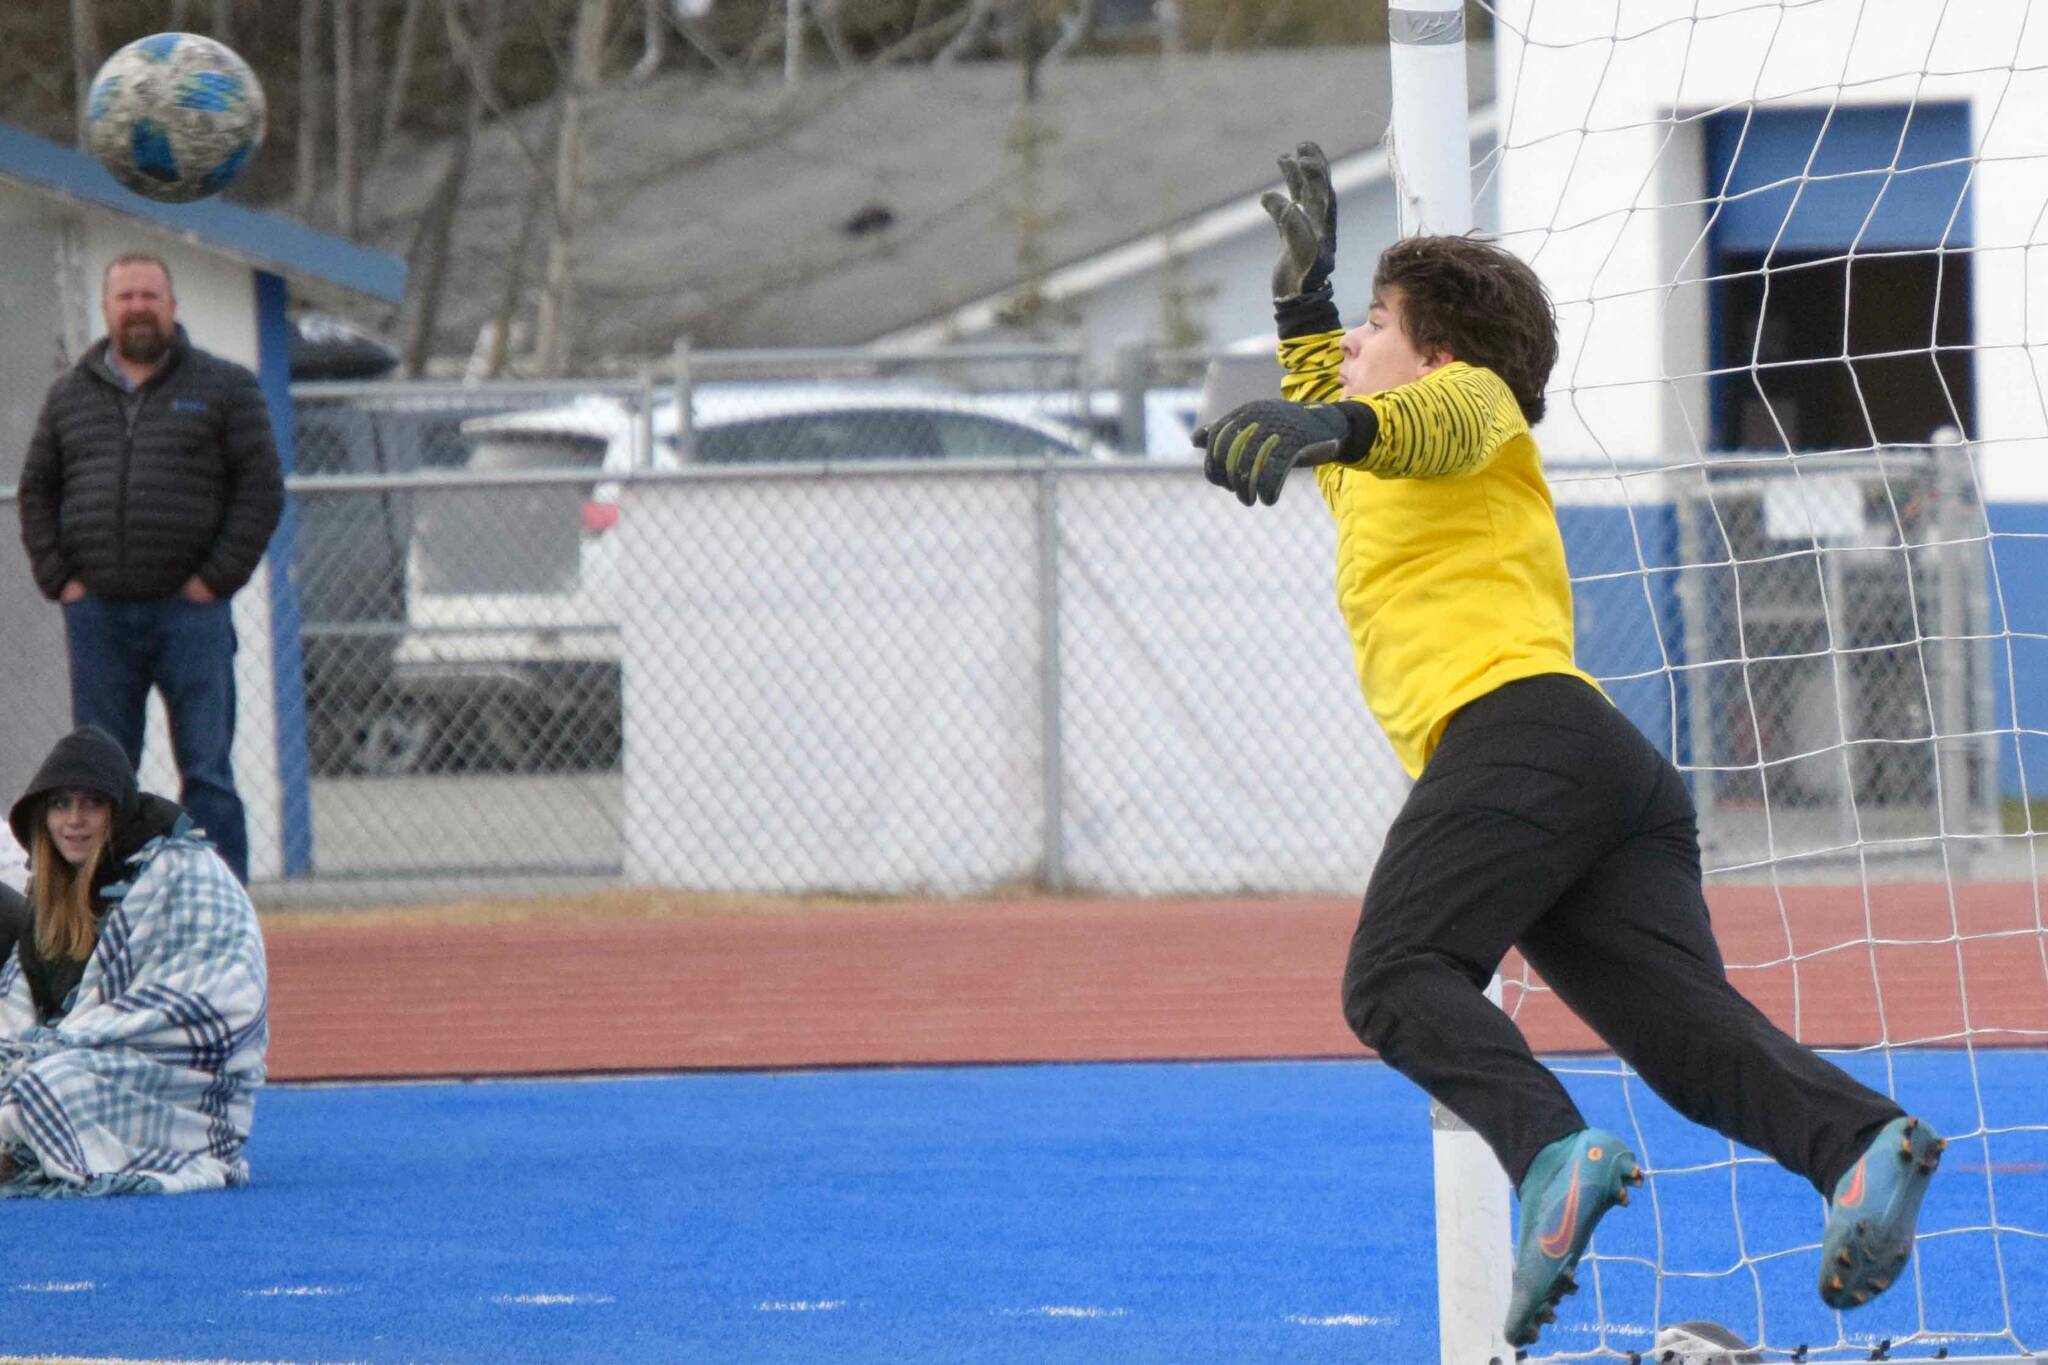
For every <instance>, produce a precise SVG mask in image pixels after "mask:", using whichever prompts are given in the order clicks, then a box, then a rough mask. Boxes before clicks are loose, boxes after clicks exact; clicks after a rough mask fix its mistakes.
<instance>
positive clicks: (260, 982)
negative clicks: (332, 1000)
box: [0, 818, 270, 1198]
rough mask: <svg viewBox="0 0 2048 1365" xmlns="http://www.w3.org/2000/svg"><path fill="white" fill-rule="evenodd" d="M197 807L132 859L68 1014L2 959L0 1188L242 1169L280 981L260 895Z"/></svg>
mask: <svg viewBox="0 0 2048 1365" xmlns="http://www.w3.org/2000/svg"><path fill="white" fill-rule="evenodd" d="M190 831H191V824H190V821H189V820H186V819H182V818H181V819H180V820H179V822H178V825H177V828H176V829H175V830H173V831H172V833H170V834H168V835H165V836H163V837H161V838H157V839H153V840H151V841H150V842H149V843H148V844H146V845H144V846H143V848H142V850H141V851H140V852H139V853H137V854H136V855H135V857H134V858H133V859H132V860H131V862H132V865H133V867H134V872H133V875H132V876H131V878H130V880H129V881H128V882H127V883H125V884H123V885H120V886H115V887H111V888H109V892H108V894H110V895H113V896H117V897H118V901H117V903H116V904H115V905H114V907H113V908H112V909H111V910H109V911H108V912H107V914H106V917H105V918H104V919H103V920H102V921H101V924H100V937H99V943H98V946H97V947H96V948H95V949H94V950H93V955H92V957H91V959H90V960H89V961H88V962H87V963H86V966H85V975H84V977H83V979H82V980H80V982H79V984H78V990H77V993H76V994H75V995H74V996H73V997H72V1005H71V1009H70V1010H69V1011H68V1012H67V1013H66V1014H65V1016H64V1017H63V1018H62V1019H60V1020H58V1021H57V1023H56V1024H55V1025H53V1026H47V1027H46V1026H43V1025H41V1024H39V1023H38V1022H37V1019H36V1010H35V1005H34V1003H33V1002H32V1000H31V999H30V996H29V987H28V981H27V979H26V978H25V977H24V976H23V975H22V973H21V960H20V957H19V955H18V954H16V953H9V954H8V957H7V961H6V963H5V964H4V965H0V1144H4V1145H5V1149H6V1150H7V1152H8V1153H9V1154H11V1155H12V1157H13V1159H14V1164H15V1171H14V1174H13V1176H12V1178H11V1179H9V1180H7V1181H6V1182H5V1183H0V1198H7V1197H14V1198H19V1197H34V1196H61V1195H99V1194H156V1193H161V1194H176V1193H182V1192H184V1191H187V1190H203V1189H215V1188H218V1187H220V1186H223V1185H240V1184H243V1183H244V1182H246V1181H247V1180H248V1178H249V1163H248V1160H247V1159H246V1158H245V1157H244V1156H243V1155H242V1149H243V1147H244V1146H245V1145H246V1144H247V1143H248V1140H249V1124H250V1120H251V1118H252V1117H253V1115H254V1112H255V1090H256V1087H258V1086H260V1085H261V1084H262V1083H263V1056H264V1050H265V1048H266V1047H267V1046H268V1044H269V1039H270V1027H269V1011H268V1003H269V995H268V987H267V976H266V971H265V966H264V958H263V937H262V933H261V931H260V929H259V928H258V926H257V922H256V911H255V907H254V906H252V905H251V904H250V903H249V897H248V895H247V893H246V892H244V891H243V890H242V887H241V885H240V883H238V882H236V880H235V878H234V874H233V873H231V872H230V871H228V867H227V864H226V863H224V862H222V861H221V860H220V858H219V857H218V856H217V855H216V854H215V853H213V851H212V850H211V848H210V846H208V845H207V844H206V843H205V842H203V841H202V840H200V839H199V838H197V837H196V836H194V835H193V834H192V833H191V832H190Z"/></svg>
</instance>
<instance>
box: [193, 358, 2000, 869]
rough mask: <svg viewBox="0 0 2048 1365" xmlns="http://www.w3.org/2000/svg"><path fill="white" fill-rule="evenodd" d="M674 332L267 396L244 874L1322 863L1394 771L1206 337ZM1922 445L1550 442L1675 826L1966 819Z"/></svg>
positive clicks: (1311, 535)
mask: <svg viewBox="0 0 2048 1365" xmlns="http://www.w3.org/2000/svg"><path fill="white" fill-rule="evenodd" d="M677 360H678V363H677V366H676V369H675V370H674V371H673V372H671V373H666V374H663V375H660V376H651V377H650V378H649V379H648V380H647V381H645V382H640V383H610V384H596V383H577V384H573V385H535V384H517V385H398V384H389V383H384V384H374V385H358V386H336V385H310V386H303V387H301V388H300V389H299V390H297V391H296V393H295V400H296V407H297V430H296V438H297V439H296V449H297V468H298V472H297V473H296V475H295V476H294V478H293V479H292V480H291V481H290V511H289V513H288V520H287V528H286V532H285V533H284V534H283V535H281V537H280V539H279V541H278V542H277V546H276V547H275V548H274V552H273V553H274V556H278V557H281V558H283V559H285V560H286V561H287V562H288V565H289V583H290V592H289V593H288V594H287V595H286V596H285V597H280V596H278V594H276V593H272V594H270V596H269V598H268V602H267V604H264V606H265V611H264V614H263V615H262V617H261V619H257V618H253V617H251V618H247V619H244V618H245V610H244V609H245V606H247V607H249V608H250V609H251V610H253V609H255V607H256V606H257V605H258V604H254V603H245V602H244V601H243V599H246V598H252V597H254V596H256V594H254V593H245V594H243V598H238V600H237V612H238V621H240V623H241V624H242V627H243V635H244V641H245V648H244V653H243V661H242V669H243V672H242V685H243V698H244V701H243V719H244V729H245V730H248V731H249V732H250V734H251V736H252V737H253V738H252V741H251V744H250V745H249V746H242V745H240V744H239V743H238V754H237V763H238V770H239V771H241V773H242V781H243V785H244V789H245V794H247V795H248V796H249V798H250V800H251V804H252V810H251V823H252V835H253V836H254V837H255V838H256V839H258V840H266V839H267V840H272V841H277V842H280V843H281V845H282V846H283V847H284V849H285V850H286V852H285V855H284V856H283V858H282V860H281V861H279V860H275V859H274V860H272V861H273V863H275V865H276V874H277V875H282V876H284V877H287V878H312V879H316V880H319V879H363V878H384V877H448V878H466V877H476V876H478V875H491V874H498V875H502V876H506V877H510V878H513V879H515V880H516V879H521V878H525V879H542V878H547V877H554V876H571V877H598V878H625V879H628V880H631V881H634V882H647V883H659V884H666V885H673V886H682V887H690V888H697V889H704V890H737V891H759V892H778V893H812V892H855V893H875V894H906V893H939V894H950V893H963V892H971V891H984V890H988V889H991V888H1000V887H1005V886H1033V887H1055V888H1073V889H1089V890H1100V891H1106V892H1124V893H1155V892H1177V893H1220V892H1231V891H1237V890H1256V891H1324V892H1336V893H1342V894H1347V895H1348V894H1356V893H1357V892H1358V891H1359V890H1360V889H1361V888H1362V887H1363V885H1364V883H1365V880H1366V878H1367V877H1368V875H1369V874H1370V871H1371V867H1372V862H1373V859H1374V857H1375V856H1376V854H1377V851H1378V845H1379V840H1380V837H1381V835H1382V834H1383V832H1384V830H1385V827H1386V825H1387V824H1388V823H1389V822H1390V820H1391V819H1392V816H1393V814H1394V813H1395V811H1396V810H1397V809H1398V807H1399V805H1400V802H1401V800H1402V799H1403V798H1404V796H1405V794H1406V789H1407V780H1406V778H1405V777H1404V776H1403V775H1402V774H1401V772H1400V770H1399V768H1398V765H1397V764H1396V763H1395V762H1394V759H1393V757H1392V755H1391V753H1390V752H1389V751H1388V749H1387V747H1386V745H1385V744H1384V742H1383V740H1382V739H1381V738H1380V736H1379V735H1378V732H1377V730H1376V728H1375V727H1374V726H1373V724H1372V722H1371V719H1370V717H1369V715H1368V714H1367V712H1366V710H1365V708H1364V706H1363V704H1362V702H1361V700H1360V698H1359V696H1358V692H1357V685H1356V681H1355V677H1354V675H1353V670H1352V661H1351V654H1350V645H1349V641H1348V639H1347V638H1346V635H1345V631H1344V626H1343V623H1342V621H1341V619H1340V618H1339V616H1338V613H1337V611H1336V609H1335V604H1334V601H1333V589H1332V587H1331V585H1330V566H1331V560H1332V555H1333V548H1334V547H1333V543H1332V539H1333V538H1332V531H1331V526H1330V519H1329V516H1328V514H1327V512H1326V511H1325V510H1324V508H1323V507H1322V505H1321V502H1320V499H1318V498H1316V497H1315V496H1313V493H1312V491H1311V490H1310V489H1308V488H1307V487H1306V485H1305V484H1304V486H1303V487H1302V488H1300V489H1297V490H1296V491H1295V492H1294V493H1292V494H1290V496H1289V497H1287V498H1285V499H1283V500H1282V502H1281V504H1280V505H1279V506H1278V507H1276V508H1272V509H1258V510H1257V511H1254V512H1247V511H1246V510H1245V509H1243V508H1241V507H1239V506H1238V505H1237V504H1236V503H1235V502H1234V501H1233V500H1231V499H1229V498H1224V497H1219V496H1216V495H1215V490H1213V489H1210V488H1208V487H1207V485H1206V484H1204V483H1203V481H1202V479H1201V476H1200V473H1199V470H1198V468H1197V467H1196V465H1195V463H1194V461H1193V460H1192V458H1190V456H1191V453H1192V452H1191V451H1190V449H1189V447H1188V445H1187V439H1186V433H1187V430H1188V429H1189V428H1190V427H1191V426H1192V424H1193V421H1194V414H1195V408H1196V404H1197V402H1198V399H1199V395H1200V393H1201V389H1202V380H1203V377H1204V375H1203V371H1204V368H1205V366H1206V361H1205V359H1204V358H1203V357H1198V356H1177V355H1168V354H1153V355H1141V354H1136V353H1132V354H1128V355H1125V356H1121V357H1119V359H1118V361H1117V364H1116V365H1115V366H1114V367H1113V370H1112V372H1110V373H1105V374H1103V375H1100V376H1091V375H1090V374H1088V373H1087V372H1086V370H1085V369H1084V368H1083V366H1082V363H1081V361H1080V359H1079V358H1078V357H1077V356H1074V355H1072V354H1070V353H1061V352H1050V351H1023V352H966V353H949V354H946V355H942V356H936V357H933V356H925V357H920V358H919V359H918V360H917V362H915V363H913V362H911V361H909V360H906V359H893V358H890V357H875V356H869V355H866V354H864V353H775V354H761V355H689V354H682V355H679V356H678V358H677ZM1266 363H1267V364H1268V366H1269V367H1270V362H1266ZM678 380H679V381H680V383H678V382H677V381H678ZM657 381H658V382H657ZM678 392H680V393H682V394H683V395H684V396H685V400H686V401H684V402H682V403H680V404H679V403H678V402H677V401H676V395H677V393H678ZM1952 454H1954V455H1955V456H1956V458H1952V459H1949V460H1947V461H1946V462H1944V460H1943V459H1941V458H1939V457H1937V456H1936V455H1934V454H1931V453H1930V452H1927V451H1899V452H1884V453H1883V454H1882V455H1881V456H1878V457H1872V458H1867V459H1862V460H1860V461H1859V460H1848V461H1842V462H1838V463H1837V464H1830V463H1828V462H1825V461H1817V460H1810V459H1802V460H1800V461H1798V462H1796V466H1797V467H1796V468H1795V467H1794V465H1793V464H1792V463H1789V462H1778V463H1777V464H1776V465H1775V466H1773V467H1769V468H1766V467H1763V466H1759V465H1756V464H1748V463H1743V462H1740V461H1729V462H1723V463H1715V464H1710V465H1709V466H1708V467H1706V468H1704V469H1690V470H1688V471H1685V472H1683V473H1671V472H1665V473H1655V472H1642V471H1637V472H1636V473H1633V474H1629V475H1627V476H1626V477H1624V476H1622V475H1619V474H1617V473H1616V472H1615V471H1612V470H1592V471H1588V470H1573V469H1556V470H1553V471H1552V478H1553V486H1554V488H1555V490H1556V492H1557V495H1558V503H1559V517H1560V523H1561V526H1562V528H1563V531H1564V535H1565V539H1566V544H1567V549H1568V552H1569V555H1570V559H1571V563H1572V568H1573V573H1574V577H1575V591H1576V594H1577V605H1578V613H1579V653H1580V661H1581V663H1582V665H1583V666H1585V667H1586V668H1587V669H1588V670H1589V671H1591V672H1593V673H1595V674H1596V676H1599V677H1601V678H1602V680H1603V682H1604V683H1605V685H1606V686H1607V688H1608V690H1609V692H1610V694H1611V695H1613V696H1614V698H1615V700H1616V701H1617V703H1618V704H1619V705H1621V706H1622V707H1623V709H1624V710H1625V711H1627V712H1628V714H1629V715H1630V716H1631V718H1632V719H1634V720H1635V722H1636V723H1637V724H1638V725H1639V726H1640V727H1641V728H1642V729H1643V730H1644V731H1645V733H1647V734H1649V735H1650V736H1651V737H1652V738H1653V739H1654V740H1655V741H1657V742H1658V743H1659V745H1660V747H1663V748H1664V749H1665V750H1666V752H1668V753H1671V754H1673V755H1674V756H1675V757H1676V758H1677V759H1678V761H1679V762H1680V763H1681V764H1682V765H1684V766H1686V767H1687V768H1688V769H1689V770H1690V771H1691V772H1692V774H1693V778H1694V782H1695V787H1696V794H1697V796H1698V799H1699V804H1700V807H1701V813H1702V826H1703V834H1704V835H1705V836H1706V839H1707V845H1708V859H1709V862H1710V864H1718V865H1722V866H1727V865H1730V864H1740V863H1741V862H1743V861H1745V860H1750V859H1755V858H1764V857H1774V856H1775V857H1783V856H1786V855H1788V854H1792V853H1799V852H1806V851H1813V850H1824V849H1828V848H1833V847H1839V846H1841V845H1843V844H1845V843H1847V844H1854V843H1855V841H1856V840H1857V839H1859V838H1861V839H1863V840H1870V839H1874V838H1910V837H1917V836H1919V835H1921V834H1924V833H1931V832H1938V831H1946V832H1949V833H1955V832H1958V831H1964V830H1977V829H1983V828H1985V827H1986V822H1987V820H1988V821H1990V822H1992V823H1994V824H1995V820H1996V806H1997V800H1998V792H1997V790H1996V786H1997V778H1996V761H1995V760H1996V751H1995V748H1994V747H1993V746H1994V745H1995V742H1996V734H1995V733H1994V730H1995V727H1994V725H1993V722H1992V719H1991V712H1992V701H1991V697H1990V693H1991V689H1992V685H1993V684H1992V679H1991V675H1990V673H1989V671H1988V668H1987V659H1988V649H1989V645H1988V642H1989V640H1990V637H1991V636H1992V634H1993V631H1992V627H1991V625H1990V622H1989V619H1988V600H1989V591H1988V588H1987V586H1986V583H1985V581H1984V558H1985V555H1984V550H1985V547H1986V544H1987V543H1988V536H1987V533H1986V532H1985V530H1984V520H1983V514H1982V509H1981V508H1979V507H1977V506H1976V504H1975V502H1974V500H1973V499H1972V498H1971V496H1970V493H1969V489H1970V488H1971V487H1972V486H1973V484H1972V483H1971V482H1970V481H1969V480H1967V479H1966V478H1960V477H1958V475H1957V472H1956V471H1958V470H1965V469H1966V465H1967V462H1966V460H1965V459H1964V458H1962V455H1961V452H1960V451H1957V452H1952ZM1617 490H1619V491H1617ZM287 600H289V603H290V604H291V605H293V606H295V608H296V613H297V615H296V623H295V624H296V630H295V631H294V629H293V625H294V623H293V621H292V620H291V619H289V617H288V615H287V614H285V612H284V610H280V608H282V607H283V604H285V603H286V602H287ZM273 618H274V619H273ZM259 637H271V638H273V639H275V640H278V641H283V640H286V639H287V638H290V639H293V640H295V641H296V643H297V646H298V651H299V654H298V658H297V661H296V674H297V677H296V681H297V682H298V683H299V684H301V685H302V687H301V689H294V688H293V687H292V686H290V685H289V684H290V683H291V681H293V680H292V679H291V678H287V679H286V681H285V685H280V684H279V683H278V681H277V679H276V678H275V677H274V676H272V675H271V674H270V671H269V670H270V669H271V666H272V663H273V661H274V662H275V663H276V665H277V668H278V669H279V670H281V671H284V672H287V673H289V672H292V671H293V670H294V664H293V661H292V658H291V652H290V650H289V649H288V648H279V649H277V650H274V651H273V650H269V649H251V648H249V647H248V642H249V641H251V640H252V639H256V638H259ZM295 708H296V709H295ZM273 710H274V712H275V715H274V716H272V715H271V714H270V713H271V711H273ZM259 721H261V722H263V723H261V724H258V723H257V722H259ZM1937 733H1938V734H1939V736H1940V738H1939V739H1937V738H1936V736H1937ZM258 741H260V742H258ZM272 749H274V751H275V753H276V754H277V755H280V756H281V757H279V758H278V760H277V761H276V762H275V763H274V764H269V766H270V767H273V768H274V769H275V773H274V774H273V775H272V776H273V778H274V780H271V781H269V782H268V783H266V782H264V781H260V780H253V779H252V771H251V770H254V769H262V768H264V767H265V766H266V764H267V763H268V760H269V757H270V752H271V750H272ZM257 776H261V774H260V773H258V774H257ZM166 777H167V773H166V772H164V771H162V769H161V766H160V769H159V771H158V772H157V773H156V780H157V782H158V784H159V785H168V784H167V783H166V781H165V779H166ZM1845 831H1846V836H1847V837H1846V838H1845V837H1844V835H1845ZM258 863H259V866H261V865H262V860H261V859H259V860H258ZM260 875H264V874H262V873H260V872H259V876H260Z"/></svg>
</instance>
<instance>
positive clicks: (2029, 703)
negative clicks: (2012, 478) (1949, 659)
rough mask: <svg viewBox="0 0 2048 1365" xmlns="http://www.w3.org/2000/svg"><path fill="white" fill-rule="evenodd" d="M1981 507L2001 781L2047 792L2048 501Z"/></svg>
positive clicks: (2014, 792)
mask: <svg viewBox="0 0 2048 1365" xmlns="http://www.w3.org/2000/svg"><path fill="white" fill-rule="evenodd" d="M1985 510H1986V512H1987V513H1988V516H1989V520H1990V523H1991V568H1992V573H1993V577H1992V599H1991V630H1992V633H1993V634H1994V635H1995V636H1999V637H2000V638H1997V639H1994V640H1993V641H1992V646H1991V653H1992V664H1991V681H1992V688H1993V690H1994V692H1995V693H1996V695H1997V699H1998V700H1997V720H1998V726H1999V728H2000V729H2001V730H2003V731H2005V737H2004V738H2003V739H2001V740H2000V741H1999V746H1998V786H1999V790H2001V791H2003V792H2004V793H2005V794H2006V795H2007V796H2031V797H2034V798H2036V799H2038V798H2041V797H2048V503H2040V502H1997V503H1992V504H1990V505H1989V506H1988V507H1987V508H1986V509H1985ZM2014 679H2017V680H2018V685H2017V686H2014ZM2015 703H2017V705H2015ZM2015 710H2017V716H2015ZM2016 727H2017V728H2016ZM2025 730H2032V731H2033V732H2034V733H2032V734H2026V733H2023V731H2025ZM2023 759H2024V763H2025V781H2024V783H2022V780H2021V765H2022V760H2023Z"/></svg>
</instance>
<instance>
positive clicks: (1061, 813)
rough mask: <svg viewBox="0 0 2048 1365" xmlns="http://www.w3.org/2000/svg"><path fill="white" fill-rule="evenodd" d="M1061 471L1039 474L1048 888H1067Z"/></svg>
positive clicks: (1046, 468) (1050, 468)
mask: <svg viewBox="0 0 2048 1365" xmlns="http://www.w3.org/2000/svg"><path fill="white" fill-rule="evenodd" d="M1059 491H1060V490H1059V473H1058V470H1057V469H1056V468H1055V466H1054V464H1053V462H1052V461H1051V460H1049V459H1048V460H1047V461H1046V462H1045V463H1044V465H1043V466H1041V467H1040V469H1039V471H1038V500H1037V512H1038V537H1037V539H1038V640H1039V719H1038V731H1039V747H1040V750H1041V754H1042V756H1041V758H1040V771H1041V780H1042V787H1041V796H1040V804H1041V805H1042V807H1043V808H1044V812H1045V859H1044V862H1045V873H1044V877H1045V888H1046V890H1048V891H1059V890H1063V889H1065V887H1066V884H1067V866H1066V864H1067V850H1066V809H1065V801H1066V791H1065V789H1066V774H1065V771H1064V768H1063V766H1062V763H1061V755H1062V751H1063V745H1062V739H1061V734H1060V552H1059V535H1060V525H1059V523H1060V511H1059Z"/></svg>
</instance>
